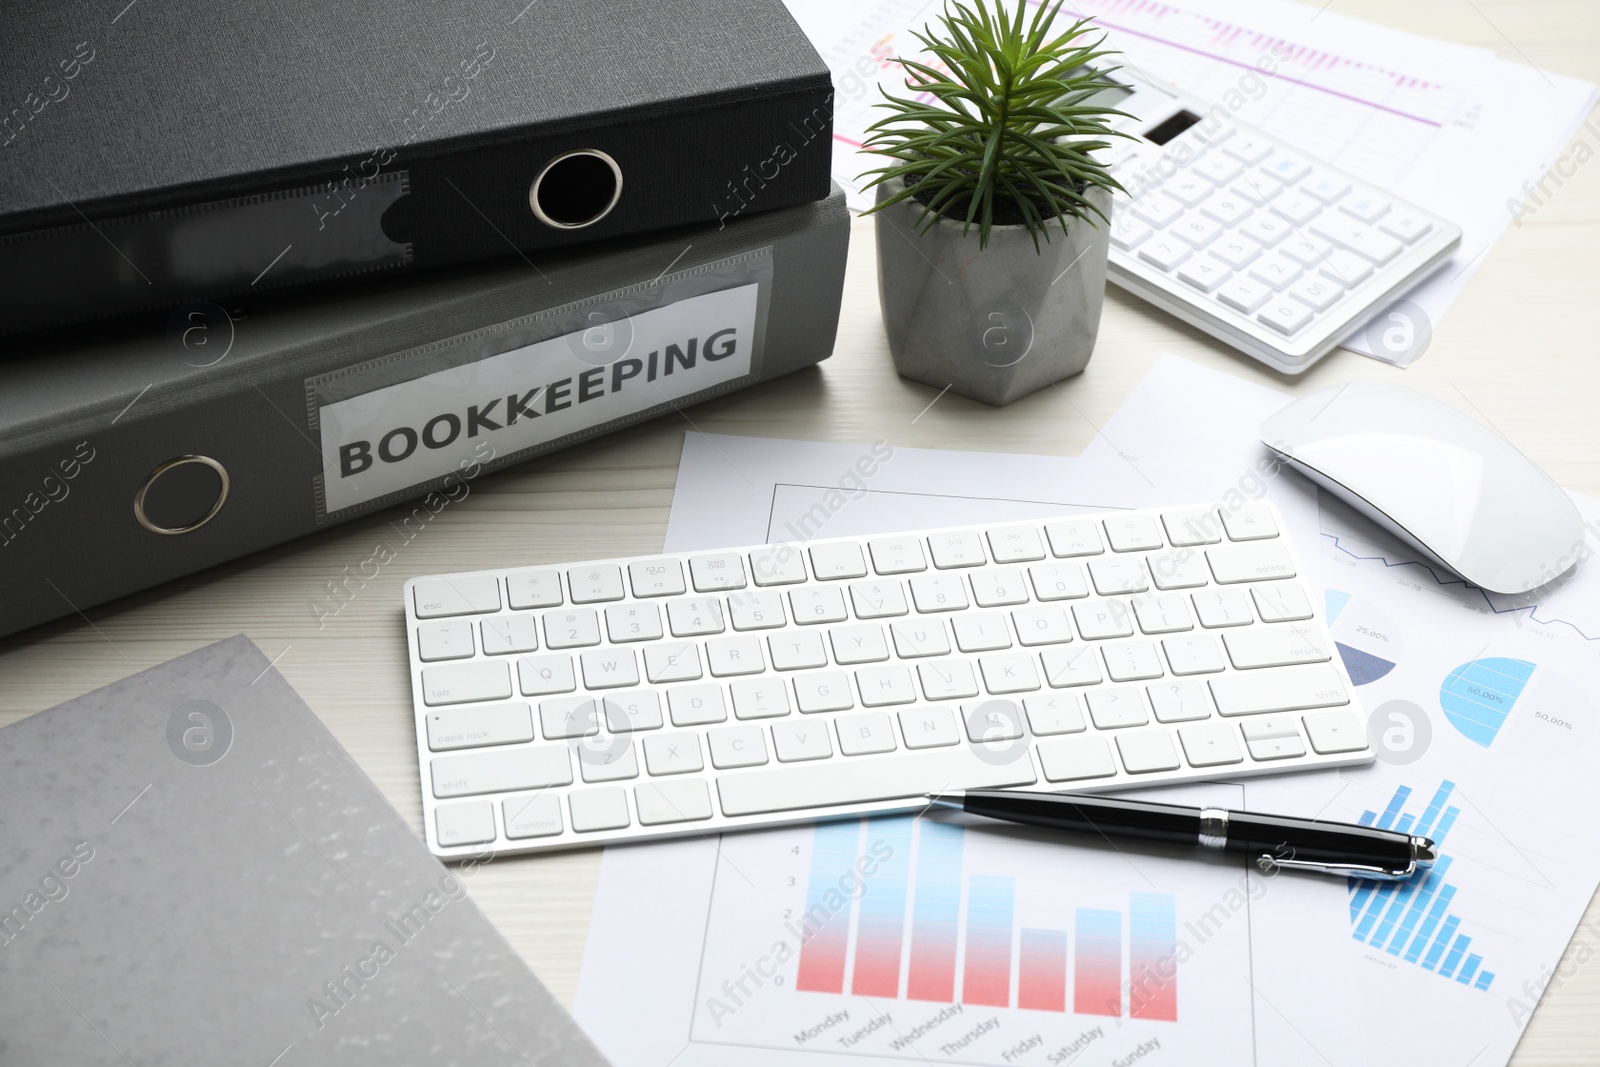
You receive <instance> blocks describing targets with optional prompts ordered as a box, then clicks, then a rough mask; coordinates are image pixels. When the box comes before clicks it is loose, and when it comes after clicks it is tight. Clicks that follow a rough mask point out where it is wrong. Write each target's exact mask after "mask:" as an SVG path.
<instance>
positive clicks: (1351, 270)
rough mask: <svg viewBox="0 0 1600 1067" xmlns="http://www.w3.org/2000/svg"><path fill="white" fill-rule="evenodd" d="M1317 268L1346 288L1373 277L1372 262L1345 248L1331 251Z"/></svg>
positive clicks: (1326, 276)
mask: <svg viewBox="0 0 1600 1067" xmlns="http://www.w3.org/2000/svg"><path fill="white" fill-rule="evenodd" d="M1317 269H1318V270H1319V271H1320V272H1321V273H1322V276H1323V277H1324V278H1329V279H1332V280H1333V281H1334V282H1336V283H1337V284H1339V285H1341V286H1343V287H1344V288H1346V289H1350V288H1353V287H1354V286H1355V285H1356V284H1358V283H1360V282H1364V281H1366V280H1367V279H1368V278H1370V277H1372V264H1370V263H1368V262H1367V261H1366V260H1365V259H1363V258H1361V257H1360V256H1358V255H1356V254H1355V253H1354V252H1349V251H1346V250H1345V249H1343V248H1335V249H1334V250H1333V251H1331V252H1329V253H1328V255H1327V257H1326V258H1325V259H1324V260H1323V261H1322V264H1321V265H1320V266H1319V267H1318V268H1317Z"/></svg>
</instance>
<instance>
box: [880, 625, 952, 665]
mask: <svg viewBox="0 0 1600 1067" xmlns="http://www.w3.org/2000/svg"><path fill="white" fill-rule="evenodd" d="M889 634H890V636H891V637H893V638H894V654H895V655H897V656H899V657H900V658H901V659H920V658H921V657H923V656H943V655H946V654H947V653H948V652H949V651H950V637H949V635H948V634H947V633H945V629H944V623H943V622H941V621H940V620H938V619H916V620H908V621H906V622H892V623H890V624H889Z"/></svg>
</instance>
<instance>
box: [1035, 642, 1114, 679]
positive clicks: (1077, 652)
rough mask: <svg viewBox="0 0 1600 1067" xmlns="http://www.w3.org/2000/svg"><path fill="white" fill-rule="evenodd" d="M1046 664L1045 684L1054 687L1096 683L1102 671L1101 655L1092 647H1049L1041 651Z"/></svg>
mask: <svg viewBox="0 0 1600 1067" xmlns="http://www.w3.org/2000/svg"><path fill="white" fill-rule="evenodd" d="M1039 661H1040V663H1041V664H1043V666H1044V680H1045V684H1046V685H1049V686H1050V687H1051V688H1052V689H1064V688H1066V687H1068V686H1074V685H1094V684H1096V683H1097V682H1099V681H1100V679H1101V678H1102V677H1103V675H1102V674H1101V673H1100V657H1099V656H1097V655H1095V654H1094V649H1092V648H1082V647H1080V648H1047V649H1045V650H1044V651H1043V652H1041V653H1039Z"/></svg>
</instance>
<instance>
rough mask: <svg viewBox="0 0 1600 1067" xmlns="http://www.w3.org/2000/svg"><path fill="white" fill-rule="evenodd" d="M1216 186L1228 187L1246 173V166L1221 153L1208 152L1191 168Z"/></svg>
mask: <svg viewBox="0 0 1600 1067" xmlns="http://www.w3.org/2000/svg"><path fill="white" fill-rule="evenodd" d="M1189 169H1190V170H1192V171H1194V172H1195V173H1196V174H1198V175H1200V176H1201V177H1203V178H1205V179H1206V180H1207V181H1209V182H1213V183H1214V184H1216V185H1227V184H1228V183H1229V182H1231V181H1233V179H1235V178H1237V177H1238V176H1239V175H1240V174H1241V173H1243V171H1244V164H1243V163H1241V162H1239V160H1237V159H1234V158H1233V157H1231V156H1229V155H1226V154H1224V153H1221V152H1207V153H1206V154H1205V155H1203V156H1201V157H1200V158H1199V159H1198V160H1196V161H1195V162H1194V163H1193V164H1191V165H1190V167H1189Z"/></svg>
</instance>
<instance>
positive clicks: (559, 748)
mask: <svg viewBox="0 0 1600 1067" xmlns="http://www.w3.org/2000/svg"><path fill="white" fill-rule="evenodd" d="M428 770H429V774H430V775H431V776H432V779H433V795H434V796H435V797H437V798H438V799H440V800H448V799H450V798H451V797H466V796H476V795H478V794H481V793H509V792H511V791H512V790H515V789H544V788H547V787H549V786H553V785H571V784H572V764H571V762H570V761H569V760H568V758H567V746H565V745H533V746H530V747H526V748H496V749H490V750H488V751H487V752H463V753H459V754H457V755H452V756H435V757H434V758H433V762H432V763H431V764H430V765H429V767H428Z"/></svg>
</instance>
